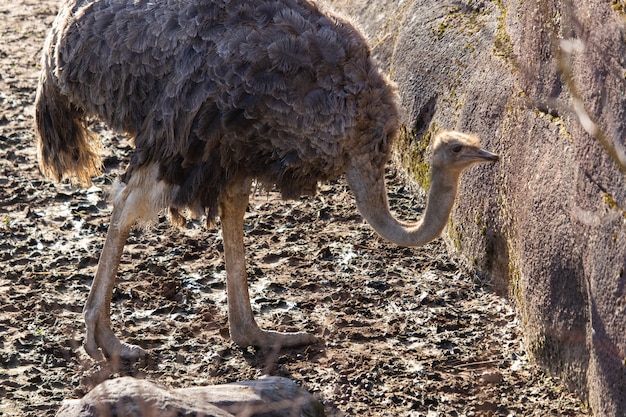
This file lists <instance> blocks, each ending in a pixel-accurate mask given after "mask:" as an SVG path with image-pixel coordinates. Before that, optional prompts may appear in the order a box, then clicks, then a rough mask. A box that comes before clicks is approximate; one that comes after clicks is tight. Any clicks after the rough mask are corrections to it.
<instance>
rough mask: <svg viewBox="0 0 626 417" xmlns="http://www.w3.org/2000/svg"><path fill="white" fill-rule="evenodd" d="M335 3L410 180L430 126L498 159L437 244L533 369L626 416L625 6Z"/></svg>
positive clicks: (474, 179) (419, 174) (481, 170)
mask: <svg viewBox="0 0 626 417" xmlns="http://www.w3.org/2000/svg"><path fill="white" fill-rule="evenodd" d="M329 2H330V3H331V4H332V6H333V7H334V8H335V9H337V10H340V11H342V12H344V13H345V14H347V15H348V16H352V17H353V18H354V20H355V21H356V22H357V23H359V24H360V25H361V27H362V28H363V29H364V30H365V32H366V33H367V34H368V35H369V36H370V38H371V43H372V45H373V47H374V53H375V54H376V56H377V57H378V58H379V59H380V61H381V62H382V65H383V67H384V68H385V69H386V70H388V71H389V74H390V75H391V77H392V78H393V79H394V80H395V81H396V82H397V83H398V86H399V89H400V94H401V96H402V100H403V108H404V110H405V118H404V125H405V127H404V132H403V135H402V138H401V140H400V141H399V143H398V151H399V152H397V155H402V157H398V159H401V162H402V163H403V164H404V165H405V166H406V167H407V168H408V170H409V171H410V172H411V173H412V174H413V176H414V177H415V178H416V180H417V181H418V182H420V183H422V184H424V185H425V186H427V183H426V181H425V179H426V178H427V170H426V169H425V167H426V165H425V163H424V158H425V157H427V152H428V148H427V144H428V141H429V139H430V136H431V133H432V132H434V131H436V130H437V129H439V128H454V129H458V130H466V131H472V132H474V133H477V134H479V135H480V136H481V137H482V139H483V142H484V144H485V147H486V148H488V149H490V150H492V151H494V152H497V153H499V154H500V156H501V158H502V159H501V162H500V164H499V166H497V167H495V168H494V167H493V166H479V167H476V168H473V169H472V170H471V171H470V172H468V173H467V174H466V175H465V176H464V178H463V180H462V181H463V186H462V188H463V191H462V192H461V195H460V198H459V202H458V204H457V206H456V209H455V211H454V214H453V218H452V220H451V222H450V225H449V227H448V229H447V233H446V236H445V237H446V240H447V242H448V244H449V245H450V247H452V248H454V249H455V250H458V251H460V252H462V253H463V254H464V256H466V258H467V259H468V261H469V262H471V263H472V264H474V265H475V266H476V268H477V269H478V270H479V271H481V272H482V273H483V274H484V275H485V277H486V278H487V279H490V280H491V284H492V285H493V288H494V290H495V291H497V292H499V293H501V294H508V295H509V296H510V297H511V298H512V299H513V300H514V301H515V303H516V305H517V307H518V312H519V316H520V318H521V321H522V323H523V327H524V332H525V343H526V348H527V350H528V351H529V352H530V353H531V355H532V356H533V357H534V358H535V359H536V361H537V362H538V363H539V364H541V365H542V366H544V367H545V368H547V369H548V370H549V371H550V372H552V373H556V374H558V375H560V376H562V377H563V379H564V380H565V381H567V382H569V383H570V384H571V386H572V387H573V388H574V389H575V390H576V391H577V392H578V393H579V394H580V396H581V398H582V399H583V400H584V401H586V402H588V403H589V405H590V407H591V409H592V410H593V412H594V414H595V415H597V416H626V288H625V287H626V273H625V272H624V270H625V269H626V174H625V173H626V155H625V148H626V14H625V12H626V10H625V8H626V6H625V5H624V2H623V1H616V0H613V1H601V0H590V1H585V2H573V1H567V0H552V1H542V0H510V1H506V0H494V1H487V0H483V1H480V0H478V1H472V0H459V1H443V2H442V1H438V0H422V1H409V0H404V1H402V2H397V1H395V2H392V1H387V0H380V1H377V2H369V1H366V0H329Z"/></svg>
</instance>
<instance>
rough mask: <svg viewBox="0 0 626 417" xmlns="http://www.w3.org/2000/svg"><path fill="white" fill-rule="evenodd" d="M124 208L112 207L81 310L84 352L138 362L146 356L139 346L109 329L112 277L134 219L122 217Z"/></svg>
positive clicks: (98, 356)
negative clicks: (109, 220)
mask: <svg viewBox="0 0 626 417" xmlns="http://www.w3.org/2000/svg"><path fill="white" fill-rule="evenodd" d="M123 207H124V206H123V204H122V205H119V206H118V205H116V206H115V207H114V208H113V213H112V215H111V223H110V224H109V230H108V232H107V237H106V241H105V243H104V247H103V248H102V253H101V254H100V261H99V262H98V270H97V271H96V276H95V278H94V280H93V284H92V285H91V290H90V291H89V297H88V298H87V304H85V308H84V310H83V313H84V315H85V324H86V327H87V336H86V340H85V351H87V353H88V354H89V356H91V357H92V358H94V359H96V360H102V359H103V357H102V353H104V355H105V356H106V357H108V358H110V359H112V360H113V361H114V362H115V361H116V360H120V359H122V360H131V361H132V360H137V359H139V358H141V357H143V356H144V355H145V352H144V351H143V349H141V348H140V347H138V346H134V345H130V344H127V343H123V342H120V340H119V339H118V338H117V336H115V334H113V331H112V330H111V297H112V295H113V286H114V285H115V276H116V274H117V269H118V266H119V264H120V258H121V256H122V251H123V249H124V244H125V243H126V239H127V238H128V233H129V232H130V229H131V227H132V225H133V223H134V219H128V218H122V217H123V216H122V213H123V212H124V209H123Z"/></svg>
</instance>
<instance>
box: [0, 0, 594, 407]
mask: <svg viewBox="0 0 626 417" xmlns="http://www.w3.org/2000/svg"><path fill="white" fill-rule="evenodd" d="M56 11H57V1H56V0H15V1H11V2H8V1H3V2H1V3H0V18H1V19H2V20H3V24H2V29H1V30H2V33H1V39H2V40H1V43H0V66H1V68H0V262H1V271H0V415H1V416H53V415H54V414H55V413H56V410H57V409H58V408H59V405H60V403H61V401H62V400H63V399H64V398H80V397H81V396H83V395H84V394H85V393H87V392H88V391H89V390H90V389H91V388H93V387H94V386H95V385H96V384H97V383H99V382H101V381H103V380H105V379H107V378H114V377H118V376H120V375H133V376H136V377H139V378H148V379H150V380H151V381H153V382H156V383H159V384H162V385H165V386H169V387H187V386H197V385H212V384H222V383H227V382H233V381H242V380H248V379H255V378H258V377H260V376H262V375H264V374H272V375H278V376H284V377H288V378H291V379H293V380H295V381H297V383H298V384H300V385H302V386H303V387H304V388H306V389H307V390H309V391H310V392H312V393H314V394H315V395H317V396H318V397H319V398H320V399H321V401H322V402H323V404H324V406H325V408H326V412H327V415H329V416H492V415H495V416H550V415H551V416H583V415H588V411H587V410H586V409H585V408H584V406H583V405H582V403H581V402H580V401H579V400H578V399H577V398H576V397H575V396H574V395H572V394H571V393H569V392H568V391H567V389H566V388H565V387H564V386H563V384H562V383H561V382H560V381H559V380H557V379H555V378H551V377H549V376H547V375H545V374H544V373H543V372H542V371H541V370H540V369H538V368H537V367H535V366H534V365H533V364H532V361H530V360H529V358H528V356H527V354H526V353H525V351H524V346H523V344H522V339H521V332H520V324H519V322H518V320H517V318H516V315H515V312H514V310H513V308H512V307H511V305H509V304H508V303H507V301H506V300H505V299H503V298H501V297H498V296H496V295H495V294H494V293H492V292H491V291H490V286H489V282H485V281H483V280H481V278H480V277H479V276H478V275H477V274H476V273H475V272H473V271H472V270H471V268H468V267H466V266H465V264H464V263H463V262H462V261H461V260H460V259H459V258H458V257H456V256H455V255H453V254H450V253H447V252H446V248H445V246H444V244H443V243H442V241H441V240H438V241H435V242H433V243H431V244H429V245H426V246H425V247H422V248H415V249H403V248H398V247H395V246H393V245H390V244H387V243H386V242H384V241H383V240H382V239H380V238H379V237H377V236H376V235H375V233H374V232H373V230H372V229H371V228H370V227H369V226H368V225H367V224H366V223H364V222H363V220H362V219H361V217H360V216H359V214H358V212H357V211H356V209H355V207H354V201H353V198H352V195H351V194H350V192H349V191H348V189H347V187H346V185H345V182H344V181H343V180H341V179H340V180H338V181H336V182H333V183H331V184H326V185H324V186H322V187H321V191H320V192H319V193H318V194H317V196H315V197H312V198H303V199H300V200H298V201H281V200H280V199H279V197H278V195H277V194H276V193H274V192H260V191H257V192H256V193H255V196H254V198H253V200H252V202H251V205H250V209H249V213H248V215H247V219H246V245H247V251H248V273H249V281H250V287H251V297H252V300H253V308H254V310H255V314H256V316H257V319H258V321H259V323H260V325H261V326H263V327H265V328H269V329H279V330H302V329H303V330H306V331H309V332H312V333H314V334H316V335H318V336H319V337H320V338H321V339H322V341H321V342H320V343H319V344H318V345H315V346H309V347H305V348H298V349H283V350H281V351H280V352H263V351H259V350H256V349H253V348H247V349H243V348H240V347H238V346H236V345H235V344H234V343H232V341H231V340H230V339H229V336H228V330H227V320H226V299H225V295H226V294H225V285H224V277H225V273H224V264H223V260H222V243H221V235H220V231H219V227H216V228H207V227H205V226H204V225H203V223H202V222H200V221H198V222H189V223H188V225H187V226H186V227H184V228H182V229H176V228H174V227H172V226H170V225H169V223H168V222H167V221H166V219H165V218H160V219H159V220H158V221H157V222H155V223H154V224H152V225H150V226H147V227H145V228H138V229H137V230H135V231H134V232H133V233H132V234H131V236H130V238H129V241H128V243H127V246H126V251H125V254H124V257H123V260H122V264H121V268H120V271H119V274H118V281H117V286H116V289H115V293H114V297H113V303H112V320H113V326H114V330H115V331H116V332H117V334H118V335H119V336H120V337H121V338H122V339H123V340H126V341H128V342H131V343H136V344H139V345H141V346H143V347H144V348H146V349H147V351H148V353H149V359H148V360H147V361H145V362H142V363H137V364H133V365H132V366H129V367H126V368H124V369H123V370H119V369H118V370H113V369H112V368H111V367H110V366H108V365H107V364H106V363H97V362H94V361H93V360H92V359H91V358H89V357H88V356H87V355H86V353H85V352H84V350H83V348H82V342H83V338H84V324H83V318H82V313H81V311H82V307H83V304H84V303H85V300H86V298H87V293H88V291H89V286H90V283H91V280H92V277H93V275H94V272H95V269H96V266H97V262H98V256H99V252H100V250H101V248H102V245H103V242H104V237H105V233H106V230H107V225H108V221H109V215H110V206H109V205H108V204H107V202H106V192H107V189H108V186H109V185H110V184H111V182H112V181H113V180H114V179H115V178H116V177H117V175H118V174H119V173H120V170H122V169H123V168H124V166H125V161H126V160H127V159H128V155H129V153H130V152H131V151H132V149H131V147H130V145H129V144H128V142H127V141H126V139H125V138H124V137H122V136H119V135H115V134H113V133H111V132H109V131H107V130H106V129H104V128H103V127H102V126H100V125H98V124H94V126H93V127H94V129H95V130H96V131H98V133H100V136H101V137H102V139H103V141H104V143H105V145H106V151H105V154H104V161H105V165H106V168H107V171H106V174H105V175H103V176H102V177H100V178H97V179H95V180H94V185H93V186H92V187H91V188H89V189H79V188H75V187H72V186H71V185H69V184H67V183H63V184H53V183H51V182H50V181H48V180H46V179H44V178H43V177H42V176H41V175H40V173H39V171H38V169H37V163H36V155H35V148H34V146H33V139H34V133H33V128H32V115H33V102H34V99H35V89H36V85H37V79H38V71H39V65H38V62H39V55H40V50H41V46H42V44H43V41H44V37H45V34H46V32H47V30H48V28H49V27H50V25H51V24H52V21H53V19H54V16H55V14H56ZM388 181H389V183H390V187H389V188H390V194H389V195H390V201H391V204H392V206H393V207H394V210H395V211H396V212H397V213H398V215H399V216H401V217H402V218H406V219H414V218H417V217H419V215H420V212H421V210H422V208H423V206H424V199H423V196H422V195H421V193H420V192H417V191H415V190H413V189H412V188H411V187H409V186H407V185H405V183H404V182H403V181H402V176H401V175H400V174H399V173H397V172H395V171H394V170H393V169H391V168H390V170H389V175H388Z"/></svg>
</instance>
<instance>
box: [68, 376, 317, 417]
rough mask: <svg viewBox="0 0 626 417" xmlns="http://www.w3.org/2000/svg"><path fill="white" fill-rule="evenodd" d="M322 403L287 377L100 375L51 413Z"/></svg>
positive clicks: (308, 411) (279, 408) (258, 412)
mask: <svg viewBox="0 0 626 417" xmlns="http://www.w3.org/2000/svg"><path fill="white" fill-rule="evenodd" d="M325 415H326V414H325V412H324V407H323V405H322V404H321V403H320V402H319V401H318V400H317V399H316V398H315V397H313V396H312V395H311V394H309V393H308V392H307V391H305V390H303V389H302V388H300V387H298V385H297V384H296V383H295V382H293V381H292V380H290V379H287V378H281V377H275V376H270V377H264V378H260V379H257V380H253V381H244V382H234V383H231V384H224V385H210V386H201V387H188V388H167V387H163V386H160V385H157V384H155V383H153V382H150V381H147V380H145V379H136V378H132V377H121V378H115V379H110V380H107V381H104V382H103V383H101V384H100V385H98V386H97V387H95V388H94V389H93V390H91V391H90V392H89V393H88V394H87V395H85V396H84V397H83V398H81V399H79V400H65V401H64V402H63V404H62V406H61V408H60V409H59V411H58V412H57V414H56V417H151V416H160V417H173V416H189V417H192V416H193V417H235V416H247V417H291V416H300V417H323V416H325Z"/></svg>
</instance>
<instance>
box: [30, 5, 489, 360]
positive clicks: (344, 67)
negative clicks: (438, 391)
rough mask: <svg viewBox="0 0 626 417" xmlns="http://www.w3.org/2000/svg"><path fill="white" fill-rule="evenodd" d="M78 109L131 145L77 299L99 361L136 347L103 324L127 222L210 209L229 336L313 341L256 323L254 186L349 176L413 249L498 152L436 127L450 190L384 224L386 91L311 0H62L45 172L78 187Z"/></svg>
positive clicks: (364, 53) (49, 61)
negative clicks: (218, 228) (97, 253)
mask: <svg viewBox="0 0 626 417" xmlns="http://www.w3.org/2000/svg"><path fill="white" fill-rule="evenodd" d="M88 116H97V117H99V118H100V119H102V120H103V121H104V122H106V123H107V124H108V125H109V126H110V127H111V128H113V129H115V130H117V131H123V132H126V133H127V134H128V135H130V136H131V137H132V138H133V140H134V143H135V147H136V148H135V151H134V153H133V155H132V157H131V159H130V162H129V165H128V169H127V170H126V172H125V174H124V175H123V177H122V178H121V183H120V185H119V186H118V188H117V191H116V192H115V194H114V197H113V204H114V209H113V213H112V220H111V224H110V226H109V232H108V234H107V240H106V243H105V245H104V248H103V252H102V255H101V258H100V262H99V265H98V271H97V273H96V277H95V279H94V283H93V286H92V289H91V292H90V294H89V299H88V301H87V305H86V307H85V321H86V325H87V338H86V342H85V348H86V350H87V352H88V353H89V354H90V355H92V356H93V357H100V355H101V352H102V353H104V354H105V355H107V356H109V357H113V358H119V357H125V358H136V357H138V356H140V355H142V354H143V351H142V350H141V349H140V348H138V347H136V346H131V345H127V344H125V343H121V342H120V341H119V339H117V337H115V335H114V334H113V332H112V331H111V329H110V319H109V315H110V312H109V304H110V301H111V293H112V290H113V285H114V280H115V275H116V271H117V267H118V264H119V259H120V256H121V253H122V249H123V246H124V242H125V241H126V238H127V236H128V232H129V230H130V228H131V227H132V225H133V223H134V222H135V221H137V220H141V219H147V218H150V217H152V216H154V215H155V214H156V213H158V212H159V211H160V210H162V209H169V210H170V213H171V214H172V217H173V219H174V220H175V221H177V222H180V221H181V220H182V217H181V213H180V212H181V211H183V210H189V211H191V212H192V213H194V214H204V215H206V216H207V219H208V220H209V221H211V220H213V219H214V218H215V217H216V216H217V215H218V214H219V215H220V218H221V224H222V229H223V236H224V251H225V260H226V270H227V290H228V299H229V321H230V329H231V335H232V337H233V339H234V340H235V341H236V342H237V343H239V344H242V345H258V346H272V345H274V346H276V345H296V344H303V343H312V342H313V341H314V340H315V338H314V337H312V336H311V335H308V334H306V333H292V334H282V333H276V332H268V331H263V330H260V329H259V328H258V326H257V325H256V323H255V321H254V318H253V317H252V310H251V307H250V301H249V298H248V291H247V282H246V275H245V261H244V248H243V234H242V233H243V232H242V228H243V216H244V213H245V209H246V206H247V203H248V193H249V190H250V184H251V181H252V180H253V179H256V180H257V181H259V182H261V183H262V184H265V185H267V186H270V185H275V186H277V187H278V188H279V189H280V190H281V192H282V194H283V197H285V198H294V197H298V196H300V195H302V194H311V193H313V192H315V189H316V186H317V183H318V182H319V181H325V180H329V179H332V178H336V177H338V176H339V175H341V174H344V173H345V174H347V179H348V183H349V185H350V187H351V188H352V190H353V191H354V193H355V196H356V200H357V205H358V208H359V210H361V212H362V213H363V215H364V216H365V218H366V219H367V220H368V221H370V223H372V225H373V226H374V228H375V229H376V230H377V231H378V232H379V233H380V234H381V235H382V236H384V237H386V238H388V239H391V240H392V241H395V242H397V243H399V244H403V245H418V244H422V243H424V242H426V241H428V240H431V239H433V238H435V237H437V236H438V235H439V233H440V232H441V229H442V228H443V226H444V225H445V222H446V221H447V218H448V215H449V212H450V209H451V207H452V202H453V201H454V195H455V194H456V184H457V183H458V178H459V175H460V172H461V171H462V169H464V168H466V167H467V166H469V165H470V164H472V163H475V162H478V161H485V160H493V159H494V158H495V156H494V155H493V154H489V153H486V152H485V151H483V150H481V149H480V148H478V146H477V141H476V139H475V138H473V137H470V136H467V135H465V136H463V135H462V134H458V135H457V134H456V133H455V132H447V133H445V134H444V135H443V136H442V138H443V139H441V138H440V139H438V142H437V143H438V145H437V149H435V151H434V152H435V154H436V155H439V157H438V158H439V159H436V160H437V161H439V160H441V161H444V163H445V166H446V167H448V168H449V167H452V168H451V169H450V170H449V171H450V173H449V174H448V173H445V172H444V173H443V174H441V175H440V177H441V178H440V180H439V181H437V180H435V182H434V184H438V185H441V187H442V189H443V190H444V191H443V192H442V194H441V195H436V197H437V198H433V199H432V201H435V203H432V204H430V210H429V209H428V208H427V210H426V215H425V217H424V220H423V221H422V222H421V223H419V224H417V225H410V224H406V223H402V222H397V221H396V220H395V219H393V217H392V216H391V215H390V213H389V208H388V206H387V199H386V193H385V187H384V178H383V172H384V165H385V163H386V161H387V158H388V154H389V149H390V144H391V141H392V140H393V138H394V137H395V135H396V132H397V130H398V123H399V121H398V106H397V94H396V90H395V87H394V86H393V85H392V84H391V83H390V82H389V81H388V80H387V79H386V78H385V77H384V76H383V75H382V74H381V73H380V72H379V71H378V69H377V67H376V65H375V64H374V63H373V61H372V59H371V57H370V53H369V49H368V47H367V44H366V41H365V40H364V38H363V37H362V36H361V35H360V33H359V32H358V31H357V30H356V29H355V28H354V27H353V26H352V25H351V24H350V23H349V22H347V21H346V20H344V19H342V18H340V17H338V16H336V15H334V14H332V13H330V12H329V11H327V10H322V7H321V6H320V5H319V4H317V3H315V2H314V1H313V0H252V1H251V0H162V1H154V0H70V1H68V2H66V3H64V4H63V5H62V8H61V10H60V12H59V15H58V17H57V19H56V20H55V22H54V25H53V27H52V30H51V32H50V35H49V36H48V38H47V40H46V44H45V46H44V51H43V58H42V73H41V79H40V84H39V88H38V92H37V100H36V130H37V132H38V137H39V141H38V153H39V161H40V166H41V169H42V171H43V172H44V173H45V174H47V175H49V176H52V177H53V178H55V179H57V180H61V179H62V178H64V177H76V178H78V180H79V181H81V182H83V183H86V182H88V181H89V178H90V177H91V176H93V175H96V174H98V172H99V170H100V159H99V155H98V146H97V141H96V140H95V138H94V136H93V135H91V134H90V133H88V131H87V129H86V127H85V122H84V120H85V118H86V117H88ZM459 135H460V136H459ZM461 148H462V150H463V151H462V152H461V151H460V149H461ZM463 158H465V159H463ZM438 169H439V168H437V166H434V167H433V170H434V171H436V170H438ZM442 169H443V170H444V171H445V168H442ZM433 189H435V190H433ZM433 189H431V196H432V195H433V193H434V192H436V191H437V190H436V187H435V186H433ZM429 213H430V214H429Z"/></svg>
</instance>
